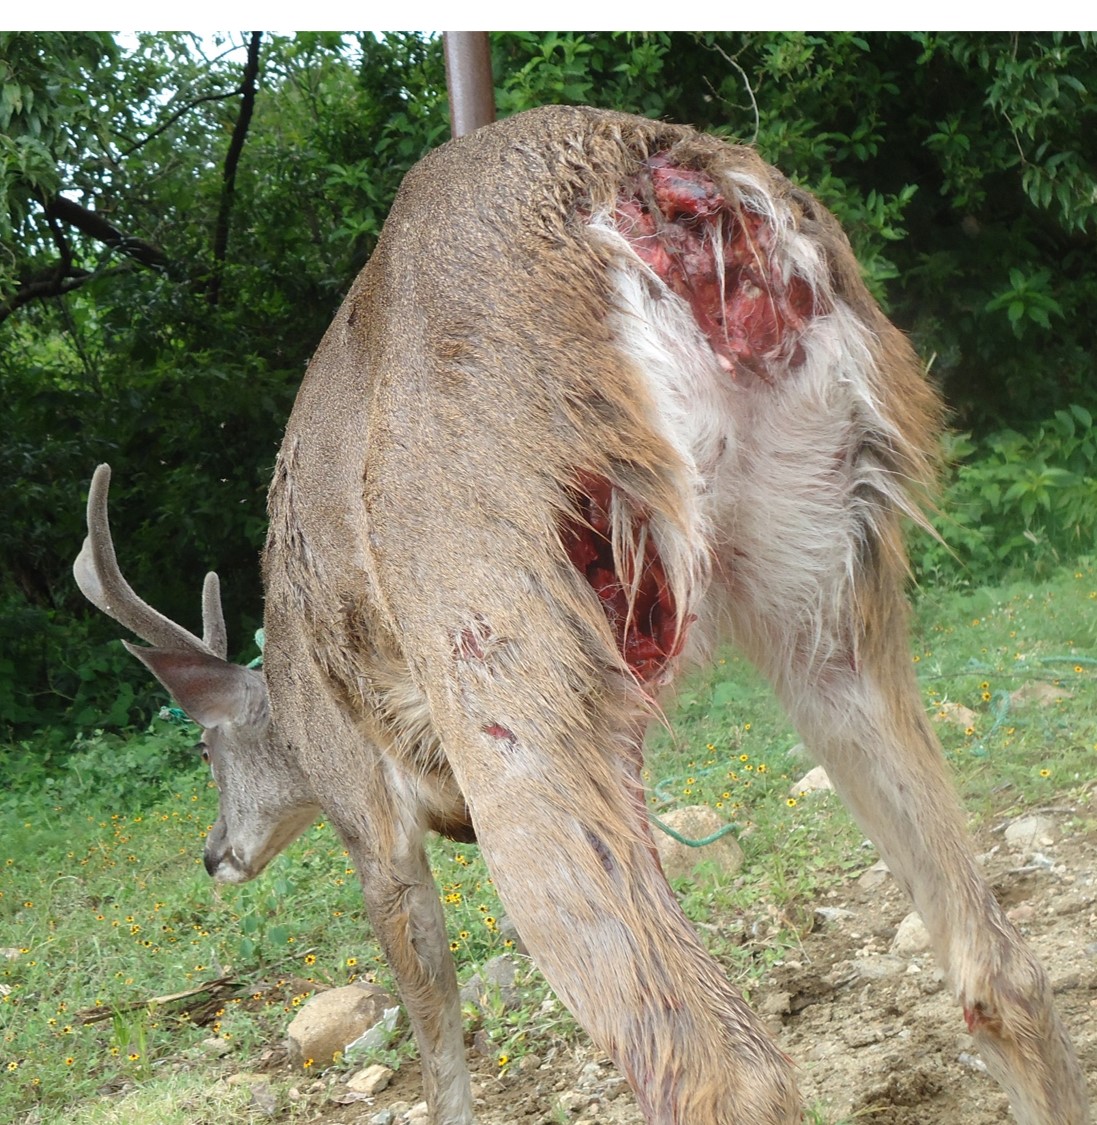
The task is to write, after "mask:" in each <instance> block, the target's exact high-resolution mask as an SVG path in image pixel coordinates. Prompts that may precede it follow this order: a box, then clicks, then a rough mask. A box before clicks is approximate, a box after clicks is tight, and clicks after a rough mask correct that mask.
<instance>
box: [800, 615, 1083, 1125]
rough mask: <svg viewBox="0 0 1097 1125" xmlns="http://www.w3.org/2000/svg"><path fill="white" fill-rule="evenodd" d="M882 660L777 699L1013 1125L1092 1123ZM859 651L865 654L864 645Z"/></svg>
mask: <svg viewBox="0 0 1097 1125" xmlns="http://www.w3.org/2000/svg"><path fill="white" fill-rule="evenodd" d="M905 645H906V634H905V630H902V631H900V632H898V633H896V634H894V636H893V640H892V641H891V642H890V648H891V651H890V652H887V653H885V654H883V656H882V658H881V659H878V660H875V661H873V660H872V659H871V653H869V654H868V655H869V659H868V660H866V661H863V662H862V663H861V664H860V666H859V667H858V668H857V669H856V670H853V669H852V668H850V667H847V668H846V669H844V670H836V669H834V668H833V667H832V668H830V669H828V670H827V674H825V675H822V676H819V677H817V678H815V679H814V681H813V679H812V675H811V674H810V673H809V674H808V675H807V676H806V677H805V678H803V679H801V680H800V682H799V683H798V684H797V685H796V686H795V687H792V686H791V684H790V682H789V681H787V680H786V683H785V686H784V690H783V693H782V694H784V695H785V697H786V701H787V702H788V703H789V705H790V710H791V711H792V713H793V714H794V716H795V718H796V721H797V725H798V726H799V728H800V731H801V733H802V735H803V737H804V739H805V742H806V743H807V744H808V745H809V746H810V748H811V749H812V751H813V752H814V753H815V754H816V755H817V757H818V759H819V760H820V761H821V762H822V764H823V765H824V766H825V767H826V770H827V773H828V774H829V776H830V778H831V780H832V782H833V783H834V786H835V788H836V789H837V791H838V793H839V794H840V795H841V797H842V799H843V800H844V801H845V803H846V805H847V807H848V808H849V810H850V812H851V813H852V814H853V816H854V817H855V818H856V820H857V822H858V824H859V825H860V826H861V828H862V829H863V830H864V831H865V833H866V834H867V835H868V836H869V838H870V839H871V840H872V841H873V842H874V843H875V844H876V846H877V847H878V848H879V850H880V854H881V855H882V857H883V859H884V861H885V862H886V863H887V865H888V867H889V868H890V869H891V871H892V873H893V874H894V875H895V877H896V879H897V880H898V881H899V883H900V885H902V886H903V887H904V888H905V889H906V891H907V892H908V894H909V895H910V896H911V898H912V899H913V901H914V904H915V906H916V908H917V909H918V911H919V913H920V914H921V916H922V918H923V920H924V921H925V924H926V928H927V929H928V931H929V934H930V937H931V939H932V942H933V947H934V950H935V952H936V954H937V957H938V958H939V960H940V962H941V964H942V966H943V967H944V969H945V971H946V973H947V974H948V978H949V981H950V983H951V986H952V989H953V991H954V993H955V995H956V996H957V998H958V999H959V1001H960V1003H961V1004H962V1006H963V1011H964V1019H965V1020H966V1022H967V1025H968V1028H969V1030H970V1031H971V1033H972V1034H973V1036H974V1038H975V1043H976V1045H977V1047H978V1048H979V1051H980V1052H981V1054H982V1056H983V1058H984V1060H985V1061H986V1064H987V1068H988V1069H989V1071H990V1072H991V1074H992V1075H993V1076H994V1078H995V1079H996V1080H997V1081H998V1082H999V1084H1000V1085H1001V1086H1002V1087H1003V1089H1004V1090H1005V1091H1006V1093H1007V1094H1008V1096H1009V1099H1010V1102H1011V1104H1012V1109H1013V1113H1014V1116H1015V1117H1016V1119H1017V1121H1019V1122H1021V1123H1022V1125H1083V1123H1084V1122H1088V1121H1089V1120H1090V1115H1089V1109H1088V1100H1087V1096H1086V1090H1085V1082H1084V1080H1083V1077H1082V1074H1081V1070H1080V1068H1079V1066H1078V1062H1077V1060H1076V1058H1075V1055H1074V1051H1073V1048H1072V1047H1071V1043H1070V1039H1069V1037H1068V1035H1067V1033H1066V1030H1065V1029H1064V1027H1063V1024H1062V1022H1061V1020H1060V1018H1059V1015H1058V1013H1057V1011H1056V1010H1055V1006H1054V1003H1053V1000H1052V993H1051V987H1050V985H1049V983H1048V979H1047V975H1046V973H1045V972H1044V969H1043V967H1042V966H1041V965H1040V963H1039V962H1038V961H1037V960H1036V958H1035V957H1034V956H1033V954H1032V953H1031V952H1030V950H1029V949H1028V948H1027V947H1026V945H1025V944H1024V942H1023V940H1022V938H1021V936H1020V934H1018V932H1017V930H1016V929H1015V927H1014V926H1013V924H1012V923H1011V922H1010V921H1009V919H1008V918H1007V917H1006V916H1005V913H1004V912H1003V910H1002V908H1001V907H1000V906H999V904H998V903H997V902H996V901H995V899H994V896H993V894H992V893H991V891H990V888H989V887H988V886H987V883H986V881H985V879H984V878H983V876H982V874H981V873H980V871H979V868H978V866H977V864H976V862H975V857H974V855H973V853H972V849H971V844H970V842H969V840H968V837H967V834H966V832H965V830H964V827H963V819H962V814H961V811H960V808H959V806H958V803H957V801H956V798H955V795H954V792H953V788H952V786H951V784H950V783H949V781H948V779H947V776H946V772H945V767H944V763H943V760H942V757H941V753H940V747H939V745H938V743H937V740H936V737H935V736H934V734H933V732H932V730H931V729H930V727H929V724H928V722H927V720H926V717H925V714H924V711H923V708H922V703H921V700H920V697H919V694H918V690H917V685H916V682H915V679H914V677H913V675H912V674H911V673H910V671H909V667H910V663H909V656H908V654H907V652H906V647H905ZM866 648H868V649H870V650H871V648H872V642H871V639H870V641H869V642H868V644H867V645H866Z"/></svg>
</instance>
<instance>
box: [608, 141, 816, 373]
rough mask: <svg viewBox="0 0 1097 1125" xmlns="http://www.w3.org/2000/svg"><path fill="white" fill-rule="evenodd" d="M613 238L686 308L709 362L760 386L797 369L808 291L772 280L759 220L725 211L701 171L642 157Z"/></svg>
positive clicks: (732, 206) (777, 276) (775, 273)
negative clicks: (780, 366) (777, 369)
mask: <svg viewBox="0 0 1097 1125" xmlns="http://www.w3.org/2000/svg"><path fill="white" fill-rule="evenodd" d="M614 219H615V223H616V227H617V230H618V231H620V233H621V234H623V235H624V236H625V238H626V239H628V241H629V243H630V244H631V245H632V248H633V249H634V250H635V251H636V253H637V255H638V256H639V257H640V258H641V260H642V261H643V262H645V263H646V264H647V265H648V266H650V267H651V269H652V270H653V271H654V272H655V273H656V274H658V276H659V277H660V278H662V280H663V281H664V282H665V283H666V285H667V287H668V288H669V289H670V290H671V291H672V292H674V293H676V294H677V295H678V296H679V297H681V298H682V299H683V300H685V301H686V302H688V304H689V306H690V309H691V310H692V312H693V316H694V319H695V320H696V321H697V326H698V327H699V328H700V329H701V331H702V332H703V333H704V335H705V337H706V338H707V339H708V341H709V344H710V345H711V347H712V350H713V352H714V353H715V355H716V358H717V360H718V362H719V363H720V365H721V367H723V368H724V370H725V371H727V372H729V373H730V374H731V375H732V376H733V377H734V376H735V375H736V374H737V373H738V372H740V371H741V370H742V369H744V368H745V369H746V370H748V371H750V372H751V373H752V374H754V375H757V376H759V377H761V378H763V379H765V380H766V381H769V379H770V374H769V371H768V367H769V365H771V364H773V363H777V362H784V363H786V364H788V365H791V366H793V367H795V366H798V365H799V364H801V363H802V362H803V350H802V348H801V347H800V345H799V336H800V333H801V332H802V330H803V328H804V326H805V324H806V322H807V321H808V319H809V318H810V317H811V316H812V315H813V313H814V312H815V311H816V310H815V299H814V295H813V293H812V290H811V288H810V287H809V286H808V284H807V282H805V281H804V280H803V279H802V278H800V277H797V276H796V275H795V274H793V275H791V276H790V277H788V278H784V277H782V276H781V272H780V270H779V269H778V267H777V264H776V262H775V261H774V258H773V256H772V253H771V251H772V247H773V230H772V229H771V227H770V225H769V222H768V221H767V219H766V217H765V216H764V215H761V214H758V213H756V212H753V211H750V210H748V209H746V208H744V207H743V206H741V205H739V204H738V203H729V202H728V200H727V199H726V198H725V197H724V196H723V195H722V194H721V193H720V191H719V190H718V189H717V187H716V184H715V183H714V182H713V180H712V177H711V176H709V175H708V173H707V172H703V171H700V170H698V169H694V168H687V167H683V166H681V165H678V164H675V163H673V162H672V161H671V159H670V157H669V156H668V155H667V154H666V153H661V154H658V155H656V156H653V157H650V158H649V159H648V160H646V161H645V162H644V166H643V169H642V171H641V172H640V173H638V174H637V175H636V176H635V177H633V179H632V181H631V182H630V184H629V185H628V187H627V189H626V190H625V191H623V192H621V194H620V195H619V196H618V199H617V209H616V213H615V216H614Z"/></svg>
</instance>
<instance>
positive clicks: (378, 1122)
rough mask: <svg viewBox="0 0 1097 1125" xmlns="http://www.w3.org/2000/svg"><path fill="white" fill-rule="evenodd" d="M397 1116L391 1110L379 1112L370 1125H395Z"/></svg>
mask: <svg viewBox="0 0 1097 1125" xmlns="http://www.w3.org/2000/svg"><path fill="white" fill-rule="evenodd" d="M395 1121H396V1114H395V1113H393V1111H392V1109H391V1108H388V1109H381V1110H378V1111H377V1112H376V1113H375V1114H374V1115H373V1116H372V1117H371V1118H370V1119H369V1125H394V1123H395Z"/></svg>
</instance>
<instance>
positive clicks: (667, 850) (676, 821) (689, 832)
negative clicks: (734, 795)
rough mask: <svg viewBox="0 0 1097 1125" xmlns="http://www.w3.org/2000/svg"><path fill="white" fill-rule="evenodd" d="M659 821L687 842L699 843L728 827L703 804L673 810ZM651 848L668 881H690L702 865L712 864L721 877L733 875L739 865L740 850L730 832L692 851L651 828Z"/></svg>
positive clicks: (741, 851) (741, 862)
mask: <svg viewBox="0 0 1097 1125" xmlns="http://www.w3.org/2000/svg"><path fill="white" fill-rule="evenodd" d="M660 819H661V820H662V821H663V823H664V824H665V825H666V826H667V827H668V828H673V829H674V831H675V832H677V833H679V834H680V835H682V836H684V837H686V838H687V839H690V840H702V839H704V838H705V837H706V836H711V835H713V834H714V833H716V832H719V831H720V830H721V829H724V828H727V827H728V824H727V821H725V820H724V819H723V818H722V817H721V816H720V815H719V814H718V813H717V812H716V811H715V810H713V809H710V808H709V807H708V806H707V805H690V806H688V807H686V808H684V809H675V810H673V811H672V812H669V813H667V814H666V815H665V816H663V817H661V818H660ZM655 846H656V848H658V850H659V859H660V861H661V862H662V864H663V871H664V873H665V874H666V877H667V878H668V879H681V878H689V879H692V878H694V877H695V874H696V869H697V867H698V865H699V864H702V863H704V864H712V865H713V866H714V868H715V870H716V871H718V872H719V873H720V874H721V875H734V874H735V872H736V871H738V870H739V868H740V867H742V866H743V849H742V848H741V847H739V842H738V841H737V840H736V839H735V838H734V837H733V836H732V835H731V834H730V833H728V834H727V835H725V836H721V837H720V838H719V839H718V840H714V841H713V842H712V843H711V844H706V845H705V846H704V847H700V848H694V847H690V846H689V845H687V844H680V843H679V842H678V841H677V840H675V839H674V838H673V837H672V836H668V835H667V833H666V832H663V831H662V830H661V829H660V828H659V826H658V825H655Z"/></svg>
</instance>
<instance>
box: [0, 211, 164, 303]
mask: <svg viewBox="0 0 1097 1125" xmlns="http://www.w3.org/2000/svg"><path fill="white" fill-rule="evenodd" d="M44 206H45V211H46V221H47V222H48V223H49V227H50V232H51V233H52V235H53V240H54V242H55V243H56V244H57V249H58V252H59V254H60V257H59V258H58V260H57V261H56V262H55V263H54V264H53V265H52V266H49V267H48V268H46V269H42V270H39V271H38V272H37V273H34V274H31V275H29V276H26V277H23V278H21V279H20V284H19V288H18V289H17V290H16V291H15V292H14V293H13V294H12V295H11V296H10V297H8V298H7V299H6V300H4V301H2V302H0V323H3V322H4V321H5V320H7V318H8V317H9V316H11V314H12V313H14V312H15V311H16V310H17V309H21V308H22V307H23V306H24V305H29V304H30V303H31V301H39V300H45V299H46V298H49V297H61V296H64V294H66V293H71V292H72V291H73V290H74V289H79V288H80V286H81V285H84V284H85V283H86V282H87V281H89V280H90V279H91V277H92V276H93V273H92V271H90V270H85V269H80V268H78V267H76V266H74V265H73V262H72V249H71V247H70V246H69V243H68V240H67V239H66V238H65V234H64V231H63V230H62V228H61V224H62V223H65V224H67V225H68V226H70V227H75V228H76V229H77V230H78V231H80V232H81V233H82V234H86V235H87V236H88V237H89V238H94V239H95V240H96V241H97V242H102V243H103V245H105V246H109V247H110V248H111V249H112V250H118V251H120V252H121V253H122V254H125V255H126V257H128V258H131V259H132V260H133V261H134V262H136V263H137V264H138V265H139V266H143V267H144V268H145V269H150V270H156V271H157V272H158V273H167V271H168V267H169V265H170V264H171V263H170V262H169V260H168V257H167V255H166V254H165V253H164V252H163V250H161V249H160V248H159V247H158V246H153V245H152V243H151V242H145V241H144V240H143V239H140V238H132V237H130V236H129V235H127V234H124V233H123V232H122V231H120V230H119V229H118V228H117V227H115V226H112V225H111V224H110V223H109V222H107V220H106V219H105V218H103V216H102V215H100V214H99V213H98V212H96V211H89V210H88V208H87V207H84V206H83V205H82V204H79V203H77V202H76V201H75V200H73V199H66V198H65V197H64V196H63V195H55V196H54V197H53V198H52V199H50V200H47V201H46V202H45V204H44Z"/></svg>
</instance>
